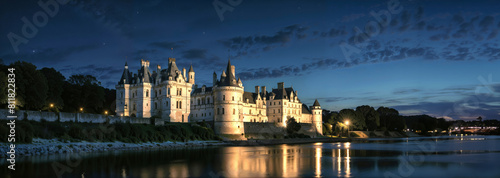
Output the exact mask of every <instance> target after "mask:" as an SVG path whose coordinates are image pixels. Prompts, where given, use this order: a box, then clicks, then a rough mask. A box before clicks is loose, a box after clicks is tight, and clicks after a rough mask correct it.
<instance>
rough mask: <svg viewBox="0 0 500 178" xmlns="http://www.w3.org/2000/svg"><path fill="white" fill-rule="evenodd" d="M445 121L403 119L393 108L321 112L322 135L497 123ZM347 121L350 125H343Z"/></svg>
mask: <svg viewBox="0 0 500 178" xmlns="http://www.w3.org/2000/svg"><path fill="white" fill-rule="evenodd" d="M478 120H479V121H470V122H464V121H446V120H445V119H443V118H435V117H432V116H428V115H416V116H402V115H400V114H399V111H398V110H396V109H394V108H388V107H379V108H378V109H375V108H374V107H371V106H368V105H363V106H358V107H356V109H342V110H341V111H339V112H331V111H328V110H323V123H324V127H323V134H325V135H339V134H341V133H344V132H345V131H346V130H347V127H349V129H350V130H351V131H352V130H359V131H404V130H405V129H409V130H413V131H417V130H418V131H420V132H421V133H428V131H434V130H440V131H441V130H448V129H449V128H450V126H471V125H474V126H497V125H499V121H497V120H488V121H482V120H481V119H480V117H479V118H478ZM346 121H348V122H349V124H348V125H347V124H346Z"/></svg>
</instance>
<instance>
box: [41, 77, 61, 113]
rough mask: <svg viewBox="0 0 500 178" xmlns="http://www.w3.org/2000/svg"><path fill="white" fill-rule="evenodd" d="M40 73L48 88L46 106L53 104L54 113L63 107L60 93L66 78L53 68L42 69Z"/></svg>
mask: <svg viewBox="0 0 500 178" xmlns="http://www.w3.org/2000/svg"><path fill="white" fill-rule="evenodd" d="M40 72H42V74H43V75H44V76H45V79H46V80H47V84H48V87H49V89H48V93H47V101H46V105H47V106H50V104H53V105H54V108H55V109H56V111H59V110H60V109H62V108H63V107H64V101H63V99H62V93H63V89H64V87H63V86H64V81H65V80H66V78H65V77H64V76H63V75H62V74H61V73H60V72H58V71H56V70H55V69H54V68H43V69H41V70H40Z"/></svg>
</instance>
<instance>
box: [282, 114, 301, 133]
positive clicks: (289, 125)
mask: <svg viewBox="0 0 500 178" xmlns="http://www.w3.org/2000/svg"><path fill="white" fill-rule="evenodd" d="M301 127H302V126H300V124H299V123H297V121H296V120H295V118H293V117H292V118H290V119H287V120H286V132H287V133H288V134H293V133H296V132H298V131H299V130H300V128H301Z"/></svg>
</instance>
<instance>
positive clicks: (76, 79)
mask: <svg viewBox="0 0 500 178" xmlns="http://www.w3.org/2000/svg"><path fill="white" fill-rule="evenodd" d="M68 82H69V83H71V84H73V85H78V86H84V85H101V82H99V81H98V80H97V78H95V77H94V76H92V75H81V74H78V75H72V76H70V77H69V79H68Z"/></svg>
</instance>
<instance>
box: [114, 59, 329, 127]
mask: <svg viewBox="0 0 500 178" xmlns="http://www.w3.org/2000/svg"><path fill="white" fill-rule="evenodd" d="M116 113H117V115H119V116H135V117H143V118H150V117H152V116H158V117H161V118H163V119H165V121H168V122H198V121H206V122H214V131H215V132H216V133H217V134H232V135H234V134H238V135H240V134H243V133H244V123H245V122H271V123H278V124H279V125H281V126H286V121H287V119H289V118H292V117H293V118H295V119H296V121H297V122H299V123H310V124H313V125H314V126H315V128H316V131H317V132H318V133H320V134H322V131H323V125H322V109H321V106H320V105H319V103H318V101H317V100H316V101H315V102H314V104H313V106H312V107H310V108H309V107H307V105H305V104H303V103H302V102H300V100H299V98H298V96H297V91H296V90H294V89H293V87H288V88H285V86H284V83H283V82H281V83H278V88H273V89H271V91H270V92H268V91H267V90H266V87H265V86H262V87H259V86H255V91H254V92H247V91H245V90H244V87H243V83H242V81H241V80H240V79H239V78H237V77H236V75H235V66H233V65H231V61H228V64H227V67H226V70H224V71H222V73H221V75H220V78H218V77H217V74H216V73H215V72H214V73H213V83H212V86H209V87H208V86H205V85H203V86H201V87H198V86H197V85H195V72H194V70H193V66H190V68H189V71H188V73H187V75H186V69H185V68H183V69H182V72H181V71H180V70H179V69H178V68H177V65H176V63H175V58H169V60H168V68H167V69H163V70H162V69H161V66H159V65H158V66H157V69H156V71H153V72H151V71H150V69H149V61H144V60H141V69H139V70H138V71H137V73H136V74H134V73H132V72H130V71H129V69H128V65H127V64H126V63H125V69H124V70H123V74H122V77H121V79H120V81H119V82H118V85H116Z"/></svg>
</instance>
